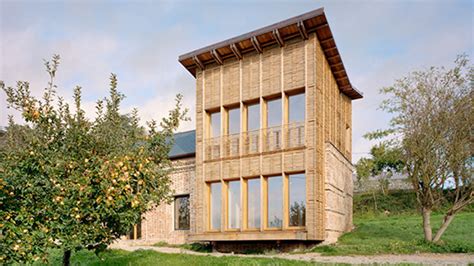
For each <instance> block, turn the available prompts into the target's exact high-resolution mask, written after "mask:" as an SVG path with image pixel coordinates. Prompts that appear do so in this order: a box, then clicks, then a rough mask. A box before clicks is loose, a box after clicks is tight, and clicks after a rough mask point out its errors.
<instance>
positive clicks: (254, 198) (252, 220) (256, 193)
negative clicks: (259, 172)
mask: <svg viewBox="0 0 474 266" xmlns="http://www.w3.org/2000/svg"><path fill="white" fill-rule="evenodd" d="M247 197H248V202H247V212H248V213H247V219H248V222H247V223H248V224H247V226H248V228H260V178H255V179H249V180H248V181H247Z"/></svg>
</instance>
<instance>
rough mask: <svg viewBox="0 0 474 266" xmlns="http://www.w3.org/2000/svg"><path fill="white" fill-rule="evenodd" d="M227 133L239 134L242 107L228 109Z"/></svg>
mask: <svg viewBox="0 0 474 266" xmlns="http://www.w3.org/2000/svg"><path fill="white" fill-rule="evenodd" d="M227 112H228V119H229V121H228V124H227V134H229V135H231V134H237V133H239V132H240V108H234V109H229V110H228V111H227Z"/></svg>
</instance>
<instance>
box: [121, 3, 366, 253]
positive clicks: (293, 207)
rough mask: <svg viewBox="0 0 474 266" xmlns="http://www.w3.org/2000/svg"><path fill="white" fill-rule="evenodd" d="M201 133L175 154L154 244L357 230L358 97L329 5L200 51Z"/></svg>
mask: <svg viewBox="0 0 474 266" xmlns="http://www.w3.org/2000/svg"><path fill="white" fill-rule="evenodd" d="M179 62H180V63H181V64H182V65H183V66H184V67H185V68H186V69H187V70H188V71H189V72H190V73H191V74H192V75H193V76H194V77H195V78H196V117H195V119H196V120H195V121H196V130H195V131H190V132H184V133H179V134H178V135H177V138H176V144H175V147H173V150H172V152H171V154H170V157H171V158H172V159H173V160H174V163H175V165H176V166H177V168H176V169H177V170H176V171H175V173H173V175H172V179H173V188H174V190H175V193H176V197H175V201H174V202H173V203H171V204H169V205H162V206H161V205H160V206H157V207H156V208H155V209H154V210H153V211H150V212H149V213H146V214H145V215H144V219H143V221H142V223H141V225H140V226H138V227H137V228H135V230H133V231H132V232H131V235H130V238H141V240H142V241H146V242H150V243H153V242H159V241H165V242H168V243H173V244H177V243H183V242H196V241H208V242H214V243H225V242H227V243H236V242H237V243H244V242H245V243H250V242H252V241H253V242H255V241H259V242H262V241H263V242H265V241H267V242H269V243H270V242H272V241H278V242H279V243H280V242H282V241H289V242H291V241H300V242H305V241H306V242H310V241H326V242H334V241H336V240H337V238H338V236H340V235H341V234H342V233H343V232H346V231H349V230H351V228H352V193H353V183H352V171H353V168H352V164H351V152H352V139H351V136H352V118H351V117H352V105H351V103H352V100H356V99H360V98H362V94H361V93H360V92H359V91H358V90H356V89H355V88H354V86H353V85H352V84H351V82H350V80H349V77H348V75H347V73H346V70H345V68H344V64H343V62H342V59H341V56H340V54H339V51H338V49H337V46H336V43H335V40H334V38H333V35H332V33H331V29H330V27H329V24H328V21H327V19H326V16H325V13H324V10H323V9H322V8H321V9H317V10H314V11H311V12H308V13H305V14H303V15H300V16H297V17H293V18H290V19H287V20H284V21H281V22H278V23H275V24H272V25H270V26H267V27H264V28H261V29H258V30H255V31H252V32H249V33H246V34H243V35H240V36H237V37H234V38H231V39H228V40H225V41H222V42H219V43H216V44H213V45H209V46H206V47H204V48H201V49H198V50H195V51H192V52H189V53H187V54H184V55H181V56H180V57H179Z"/></svg>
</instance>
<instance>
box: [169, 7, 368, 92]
mask: <svg viewBox="0 0 474 266" xmlns="http://www.w3.org/2000/svg"><path fill="white" fill-rule="evenodd" d="M313 32H316V35H317V37H318V39H319V42H320V44H321V48H322V49H323V52H324V54H325V56H326V60H327V61H328V63H329V66H330V68H331V71H332V73H333V75H334V78H335V79H336V82H337V84H338V86H339V90H340V91H341V92H342V93H344V94H345V95H347V96H348V97H349V98H351V99H360V98H362V93H361V92H359V91H358V90H357V89H356V88H355V87H354V86H352V84H351V82H350V80H349V77H348V75H347V72H346V69H345V67H344V64H343V62H342V58H341V56H340V54H339V51H338V49H337V46H336V41H335V40H334V37H333V35H332V32H331V29H330V27H329V24H328V21H327V19H326V15H325V14H324V8H319V9H316V10H313V11H310V12H308V13H305V14H302V15H299V16H296V17H292V18H289V19H287V20H284V21H281V22H278V23H275V24H272V25H269V26H267V27H263V28H261V29H258V30H254V31H251V32H249V33H245V34H242V35H239V36H237V37H234V38H231V39H228V40H225V41H222V42H218V43H215V44H212V45H209V46H206V47H203V48H201V49H198V50H195V51H192V52H189V53H186V54H183V55H181V56H179V59H178V60H179V62H180V63H181V64H182V65H183V66H184V67H185V68H186V69H187V70H188V71H189V72H191V74H192V75H193V76H196V70H197V69H198V68H199V69H204V68H205V67H206V65H208V64H212V63H217V64H219V65H221V64H223V62H224V61H225V60H226V59H228V58H232V57H234V58H237V59H239V60H240V59H241V58H242V56H243V55H244V54H246V53H250V52H255V51H257V52H259V53H261V52H262V48H264V47H267V46H270V45H274V44H278V45H280V46H284V43H285V41H287V40H289V39H293V38H302V39H307V38H308V34H310V33H313Z"/></svg>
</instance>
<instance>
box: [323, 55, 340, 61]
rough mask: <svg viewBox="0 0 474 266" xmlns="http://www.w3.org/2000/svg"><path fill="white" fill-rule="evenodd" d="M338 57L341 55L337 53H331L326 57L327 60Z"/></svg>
mask: <svg viewBox="0 0 474 266" xmlns="http://www.w3.org/2000/svg"><path fill="white" fill-rule="evenodd" d="M338 57H341V55H340V54H337V55H333V56H330V57H328V58H326V59H327V60H331V59H334V58H338Z"/></svg>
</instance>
